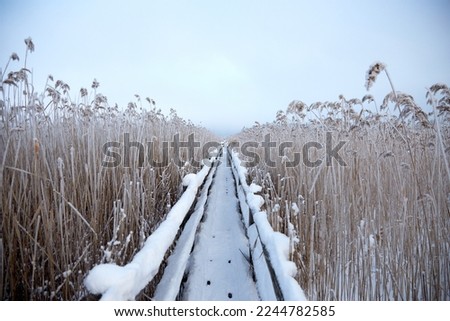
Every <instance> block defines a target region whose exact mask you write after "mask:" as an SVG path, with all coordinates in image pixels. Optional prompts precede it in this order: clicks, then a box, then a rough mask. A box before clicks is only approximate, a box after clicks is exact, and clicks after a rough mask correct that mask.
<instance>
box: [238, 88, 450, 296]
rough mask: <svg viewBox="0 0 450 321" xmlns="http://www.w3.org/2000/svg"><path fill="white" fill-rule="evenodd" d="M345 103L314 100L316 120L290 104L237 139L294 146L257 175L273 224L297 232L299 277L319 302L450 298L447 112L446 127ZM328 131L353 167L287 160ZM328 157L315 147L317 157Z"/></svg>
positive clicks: (255, 172) (273, 156)
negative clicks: (341, 143)
mask: <svg viewBox="0 0 450 321" xmlns="http://www.w3.org/2000/svg"><path fill="white" fill-rule="evenodd" d="M434 94H436V92H435V93H434ZM449 98H450V95H448V92H447V96H446V95H445V94H444V97H443V99H441V100H440V103H441V104H440V105H439V106H438V107H439V108H438V109H439V110H440V111H441V112H442V111H443V110H445V108H443V106H444V105H445V104H447V106H449V105H450V104H448V102H449V101H450V99H449ZM342 100H343V98H342V97H341V100H340V101H339V102H336V103H325V104H322V103H316V104H313V105H311V106H310V107H309V108H312V109H315V111H316V115H317V118H315V119H314V120H313V121H312V122H311V121H304V118H305V117H304V116H305V114H304V112H305V109H304V108H303V107H305V105H302V104H301V103H300V102H294V104H297V106H298V105H300V107H301V108H292V104H291V106H290V108H289V109H288V112H287V113H286V114H285V113H284V112H278V114H277V120H276V121H274V122H273V123H271V124H265V125H260V124H256V125H255V126H254V127H252V128H250V129H247V130H246V131H244V132H243V133H241V134H240V135H239V136H237V137H235V139H236V140H240V141H242V142H245V141H248V140H249V139H256V141H257V142H262V141H263V140H264V136H265V135H267V134H270V135H271V139H272V141H274V142H276V143H277V145H276V146H277V147H278V146H279V144H281V143H282V142H293V147H292V148H290V149H286V150H285V151H286V153H285V156H287V157H288V158H286V157H283V155H280V154H279V153H278V152H277V148H272V150H271V151H272V153H271V160H273V161H276V166H275V167H269V166H267V164H266V163H265V162H260V163H259V164H258V165H257V166H255V167H253V168H251V169H249V173H250V176H252V177H254V178H253V179H254V180H255V183H257V184H260V185H262V186H263V191H262V194H263V196H264V198H265V206H266V210H267V212H268V213H269V219H270V220H271V223H272V225H273V227H274V228H275V229H276V230H279V231H282V232H283V233H286V234H288V235H290V236H291V243H292V251H291V255H292V256H293V259H294V260H295V261H296V263H297V266H298V267H299V268H300V269H299V273H298V276H297V277H298V280H299V281H300V283H301V285H302V286H303V288H304V289H305V293H307V295H308V297H309V298H310V299H312V300H449V299H450V259H449V255H448V254H449V253H450V240H449V238H450V236H449V235H450V220H449V218H450V211H449V208H450V184H449V182H450V181H449V171H448V170H449V169H448V157H449V152H448V147H447V150H445V148H444V149H443V148H441V147H442V146H449V144H450V139H449V137H450V127H449V126H448V125H449V123H448V114H445V115H444V114H442V113H441V116H440V117H438V119H439V121H440V128H439V132H438V131H437V129H436V127H437V122H435V121H434V122H430V121H427V126H424V125H419V124H417V122H421V120H420V119H419V118H418V117H412V118H411V117H410V118H408V117H405V118H403V119H401V118H399V117H392V116H388V115H387V114H385V113H383V114H372V113H367V114H366V113H365V112H354V111H353V110H352V111H349V110H348V109H346V108H342V106H343V105H342V103H343V101H342ZM344 101H345V100H344ZM345 102H346V101H345ZM324 106H325V107H324ZM330 106H331V107H332V110H331V112H330V110H329V108H330ZM400 107H402V108H405V107H404V106H400ZM320 108H324V110H322V111H318V110H317V109H320ZM347 108H348V106H347ZM353 108H354V107H353ZM310 111H312V112H314V110H310ZM363 111H364V110H363ZM327 112H328V113H327ZM330 113H331V114H332V116H333V117H329V116H330ZM391 114H392V113H391ZM323 115H325V116H323ZM352 115H353V116H352ZM361 115H366V116H363V117H361ZM290 116H292V117H291V118H290ZM299 116H300V117H299ZM346 116H348V117H346ZM446 117H447V118H446ZM422 121H423V119H422ZM326 132H330V133H331V134H332V138H333V147H334V146H336V145H337V142H338V141H340V140H343V141H346V144H345V145H344V147H343V148H342V149H341V150H340V152H339V154H340V155H341V156H342V158H343V159H344V161H345V163H346V165H347V166H340V165H339V164H338V162H336V161H333V162H332V164H331V166H327V164H326V162H323V163H322V164H321V165H319V166H317V167H308V166H305V164H304V163H303V162H301V163H300V164H299V165H298V166H295V167H288V166H286V161H288V160H293V159H294V156H293V153H294V152H297V153H301V152H302V146H304V144H306V143H307V142H311V141H315V142H319V143H321V144H322V145H323V146H325V142H326V138H325V135H326ZM441 142H442V144H441ZM256 152H258V154H259V156H260V158H261V159H264V150H263V149H262V148H259V149H257V150H256ZM303 156H304V155H303ZM324 156H325V155H324V149H321V150H318V149H314V148H313V149H311V152H310V155H309V157H310V160H312V161H315V160H316V159H324ZM446 158H447V161H446Z"/></svg>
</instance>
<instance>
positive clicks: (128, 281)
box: [84, 157, 217, 301]
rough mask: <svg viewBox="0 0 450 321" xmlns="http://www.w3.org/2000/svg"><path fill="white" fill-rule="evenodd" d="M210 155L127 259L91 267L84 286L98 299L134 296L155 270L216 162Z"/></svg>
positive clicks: (188, 178)
mask: <svg viewBox="0 0 450 321" xmlns="http://www.w3.org/2000/svg"><path fill="white" fill-rule="evenodd" d="M216 161H217V157H212V158H210V160H209V164H205V165H204V166H203V167H202V169H201V170H200V171H199V172H198V173H197V174H188V175H186V176H185V177H184V178H183V185H184V186H185V187H186V188H185V190H184V192H183V194H182V195H181V197H180V198H179V200H178V201H177V202H176V203H175V204H174V205H173V207H172V209H171V210H170V212H169V213H168V214H167V217H166V219H165V220H164V221H162V222H161V224H160V225H159V227H158V228H157V229H156V230H155V231H154V232H153V233H152V234H150V235H149V236H148V237H147V240H146V241H145V243H144V246H143V247H142V248H141V249H140V250H139V252H137V253H136V254H135V256H134V257H133V259H132V260H131V262H129V263H128V264H126V265H124V266H118V265H116V264H114V263H106V264H99V265H96V266H95V267H94V268H92V269H91V270H90V271H89V273H88V275H87V277H86V278H85V280H84V285H85V286H86V289H87V290H88V291H89V292H90V293H92V294H100V295H101V299H100V300H114V301H123V300H135V298H136V296H137V295H138V294H139V293H140V292H141V291H142V289H144V288H145V287H146V286H147V284H148V283H149V282H150V281H151V280H152V279H153V278H154V277H155V275H156V274H157V273H158V271H159V268H160V266H161V264H162V262H163V260H164V258H165V255H166V252H167V251H168V249H169V248H170V247H171V246H172V244H173V243H174V242H175V239H176V236H177V234H178V232H179V230H180V228H182V227H183V226H182V225H183V223H184V222H185V221H186V219H187V217H186V216H187V214H188V213H189V212H190V210H191V207H192V206H193V204H194V203H195V201H196V199H197V193H198V191H199V189H200V187H201V186H202V185H203V182H204V181H205V179H206V177H207V176H208V175H209V173H210V171H211V169H212V168H214V167H213V166H211V165H212V164H214V163H216Z"/></svg>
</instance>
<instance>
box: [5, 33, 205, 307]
mask: <svg viewBox="0 0 450 321" xmlns="http://www.w3.org/2000/svg"><path fill="white" fill-rule="evenodd" d="M26 46H27V47H26V48H27V49H26V54H25V57H26V55H28V54H29V53H31V52H32V51H33V50H34V44H33V42H32V41H31V39H27V40H26ZM18 59H19V56H18V55H17V54H13V55H12V56H11V57H10V60H9V61H8V64H7V66H6V68H5V69H4V70H3V74H1V75H0V80H1V86H2V87H1V93H0V95H1V97H0V108H1V114H0V133H1V136H0V165H1V168H0V180H1V183H0V186H1V187H0V197H1V199H2V202H1V205H0V211H1V216H2V218H1V222H2V235H0V239H2V242H3V243H2V245H3V263H4V264H3V270H2V271H1V272H2V276H3V278H2V279H0V280H3V282H2V283H1V284H0V285H1V287H2V289H1V290H2V292H0V293H3V295H2V299H14V300H18V299H25V300H48V299H55V300H60V299H64V300H77V299H83V298H84V296H85V294H86V291H85V289H84V287H83V279H84V277H85V274H86V273H87V272H88V271H89V270H90V269H91V268H92V267H93V266H94V265H96V264H98V263H117V264H123V263H124V262H128V261H130V259H131V258H132V257H133V255H134V254H135V252H136V251H138V250H139V248H140V247H141V246H142V245H143V244H144V241H145V239H146V238H147V236H148V235H149V234H150V233H151V232H152V231H153V230H155V228H156V227H157V226H158V224H160V222H161V221H162V219H163V218H164V217H165V216H166V215H167V213H168V212H169V211H170V208H171V206H172V205H173V203H174V202H175V201H176V200H177V198H178V196H179V194H180V186H181V185H180V183H181V179H182V177H183V176H185V174H188V173H190V172H193V171H197V168H194V167H193V166H192V163H190V159H188V158H187V157H188V156H189V155H187V153H186V152H185V151H184V150H183V149H181V152H180V155H179V157H180V160H181V162H182V163H183V164H184V165H180V164H179V163H178V162H173V161H170V160H171V159H172V158H175V157H176V156H178V155H173V151H172V149H171V148H170V142H172V141H173V139H174V135H175V134H179V139H180V141H187V138H188V136H189V135H190V134H194V135H195V140H196V141H199V142H201V143H203V142H205V141H209V140H212V139H213V137H212V135H211V134H210V133H209V132H208V131H207V130H205V129H204V128H201V127H198V126H195V125H193V124H192V123H190V122H188V121H185V120H183V119H181V118H180V117H179V116H178V115H177V114H176V112H175V111H172V112H171V114H170V115H169V116H166V115H163V114H162V113H161V111H160V110H158V109H157V108H156V107H155V102H154V101H153V100H152V99H150V98H147V99H146V100H144V101H141V99H140V97H139V96H137V95H136V97H135V99H136V100H135V101H134V102H130V103H129V104H128V106H127V108H124V109H121V108H119V107H118V106H117V105H110V103H109V102H108V100H107V98H106V97H105V96H104V95H102V94H101V93H99V92H98V90H99V86H100V83H99V82H98V81H97V80H94V82H93V83H92V86H91V89H89V90H88V89H86V88H82V89H81V90H80V91H79V93H78V94H75V93H73V92H72V91H71V90H70V86H69V85H68V84H66V83H65V82H63V81H61V80H56V81H54V79H53V77H52V76H51V75H50V76H49V77H48V80H47V84H46V86H45V91H44V93H42V94H38V93H36V92H34V88H35V87H33V86H32V84H31V73H30V71H29V70H28V69H26V68H25V64H26V58H25V63H24V67H23V68H21V69H19V70H18V71H10V68H12V67H11V66H12V65H13V63H15V64H17V60H18ZM126 140H128V141H129V143H130V145H129V146H130V148H129V150H128V152H127V153H123V149H122V147H123V146H125V145H126ZM107 142H117V143H119V144H120V146H121V147H119V148H115V149H114V148H113V149H109V151H111V154H109V156H107V155H105V151H106V150H107V148H105V143H107ZM149 142H151V143H152V144H151V145H149V144H148V143H149ZM164 142H168V144H169V145H164ZM133 143H136V144H135V145H133ZM138 144H142V146H144V147H145V148H146V150H145V153H142V152H141V149H142V148H141V147H139V146H137V145H138ZM150 147H151V148H150ZM150 149H151V152H152V153H153V154H151V153H150V152H149V151H150ZM112 152H116V153H118V155H119V157H121V159H120V162H119V163H118V164H113V163H112V162H111V161H117V160H118V158H117V156H118V155H117V154H112ZM110 156H113V157H112V158H111V157H110ZM198 157H199V158H198V159H200V155H198ZM150 158H151V159H150ZM151 160H153V161H154V162H153V163H152V162H151ZM165 160H166V161H167V163H166V164H165V163H164V161H165ZM157 162H162V166H158V165H157V164H156V163H157ZM108 164H109V165H111V164H112V165H117V166H111V167H107V166H102V165H108ZM109 165H108V166H109ZM149 291H152V289H149ZM144 295H145V293H144Z"/></svg>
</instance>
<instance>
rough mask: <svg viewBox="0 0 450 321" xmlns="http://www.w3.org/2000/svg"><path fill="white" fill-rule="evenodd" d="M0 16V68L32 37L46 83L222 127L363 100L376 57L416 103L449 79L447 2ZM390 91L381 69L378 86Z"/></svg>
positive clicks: (203, 5) (28, 10) (87, 9)
mask: <svg viewBox="0 0 450 321" xmlns="http://www.w3.org/2000/svg"><path fill="white" fill-rule="evenodd" d="M0 24H1V25H0V27H1V28H0V68H4V66H5V64H6V61H7V59H8V57H9V55H10V54H11V53H12V52H17V53H18V54H19V56H20V57H21V59H23V55H24V48H25V45H24V42H23V40H24V38H26V37H28V36H31V37H32V39H33V41H34V43H35V45H36V51H35V52H34V53H33V54H32V55H31V56H30V57H29V60H28V66H29V67H32V68H33V71H34V82H35V86H36V87H37V88H38V89H40V90H41V89H42V88H43V86H44V84H45V80H46V77H47V75H48V74H52V75H53V76H54V77H55V79H62V80H64V81H65V82H67V83H68V84H69V85H70V86H71V88H72V92H73V95H75V93H78V91H79V89H80V88H81V87H88V88H89V87H90V85H91V83H92V80H93V78H97V80H98V81H99V82H100V88H99V91H100V92H102V93H103V94H105V95H106V96H107V97H108V101H109V103H110V104H114V103H118V104H119V105H121V106H125V105H126V104H127V103H128V102H129V101H132V100H134V94H139V95H141V97H147V96H149V97H151V98H153V99H154V100H156V102H157V106H159V107H160V108H161V109H162V110H163V111H165V113H168V111H169V109H170V108H172V107H173V108H175V109H176V110H177V111H178V114H179V115H180V116H182V117H183V118H186V119H191V120H192V121H193V122H195V123H198V124H201V125H203V126H205V127H208V128H210V129H212V130H215V131H217V132H219V133H222V134H231V133H233V132H237V131H239V130H240V129H241V128H242V127H243V126H252V124H253V123H254V121H259V122H265V121H272V120H273V119H274V116H275V113H276V111H277V110H279V109H285V108H286V107H287V105H288V104H289V102H290V101H292V100H293V99H300V100H302V101H304V102H306V103H307V104H310V103H313V102H315V101H325V100H336V99H337V98H338V96H339V95H340V94H343V95H344V96H345V97H346V98H362V96H364V95H365V94H366V90H365V87H364V83H365V73H366V71H367V69H368V66H369V65H370V64H371V63H373V62H374V61H376V60H379V61H382V62H384V63H386V64H387V66H388V69H389V71H390V74H391V77H392V79H393V81H394V84H395V86H396V89H397V90H401V91H405V92H407V93H410V94H412V95H413V96H414V97H415V99H416V100H417V101H418V102H419V103H420V104H423V103H424V102H425V99H424V96H425V87H428V86H430V85H432V84H434V83H436V82H445V83H447V84H450V34H449V30H450V1H449V0H422V1H418V0H411V1H406V0H377V1H375V0H373V1H364V0H363V1H354V0H351V1H337V0H336V1H311V0H308V1H300V0H299V1H294V0H292V1H287V0H278V1H263V0H259V1H257V0H254V1H245V0H240V1H238V0H227V1H212V0H192V1H168V0H158V1H155V0H149V1H134V0H127V1H114V0H102V1H100V0H98V1H95V0H90V1H85V0H77V1H57V0H45V1H43V0H42V1H39V0H35V1H31V0H0ZM1 59H3V60H1ZM2 61H3V62H2ZM22 62H23V60H21V62H20V63H22ZM17 66H19V65H17ZM388 92H389V87H388V83H387V80H386V79H384V78H380V79H378V81H377V83H376V84H375V85H374V87H373V88H372V89H371V93H372V94H374V95H375V98H376V99H377V101H379V103H381V100H382V99H383V97H384V95H385V94H387V93H388Z"/></svg>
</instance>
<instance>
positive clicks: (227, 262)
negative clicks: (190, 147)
mask: <svg viewBox="0 0 450 321" xmlns="http://www.w3.org/2000/svg"><path fill="white" fill-rule="evenodd" d="M215 175H216V177H215V179H214V183H213V185H212V186H211V190H210V195H209V197H208V202H207V204H206V210H205V213H204V217H203V219H202V223H201V224H200V227H199V233H198V235H197V238H196V241H195V245H194V249H193V252H192V255H191V259H190V260H191V261H190V263H189V264H190V265H189V273H188V276H187V277H188V278H187V282H186V284H185V288H184V294H183V297H182V299H183V300H190V301H193V300H195V301H208V300H209V301H213V300H215V301H223V300H236V301H245V300H252V301H255V300H259V296H258V291H257V289H256V285H255V282H254V281H253V278H252V272H251V266H250V263H249V262H248V258H249V257H250V256H249V244H248V239H247V237H246V235H245V230H244V225H243V223H242V220H241V213H240V211H239V203H238V199H237V197H236V193H235V182H234V178H233V173H232V171H231V168H230V166H229V163H228V157H227V150H226V149H224V150H223V154H222V157H221V159H220V164H219V165H218V167H217V171H216V174H215Z"/></svg>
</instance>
